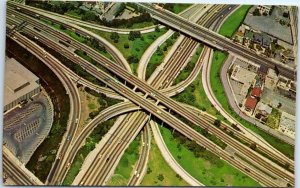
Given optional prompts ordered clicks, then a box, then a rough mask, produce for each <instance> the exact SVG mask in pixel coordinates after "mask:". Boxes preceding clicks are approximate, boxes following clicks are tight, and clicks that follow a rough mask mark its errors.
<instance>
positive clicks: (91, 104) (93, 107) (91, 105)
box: [88, 103, 96, 110]
mask: <svg viewBox="0 0 300 188" xmlns="http://www.w3.org/2000/svg"><path fill="white" fill-rule="evenodd" d="M88 107H89V109H90V110H94V109H95V108H96V104H94V103H89V104H88Z"/></svg>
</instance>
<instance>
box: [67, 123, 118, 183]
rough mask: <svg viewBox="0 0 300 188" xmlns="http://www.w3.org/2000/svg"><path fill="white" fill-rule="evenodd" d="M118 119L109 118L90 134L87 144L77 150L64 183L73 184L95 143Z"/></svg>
mask: <svg viewBox="0 0 300 188" xmlns="http://www.w3.org/2000/svg"><path fill="white" fill-rule="evenodd" d="M115 120H116V119H110V120H107V121H105V122H103V123H101V124H99V125H98V126H97V127H96V128H95V129H94V130H93V132H92V133H91V134H90V136H89V137H88V138H87V139H86V143H85V145H84V146H83V147H82V148H80V149H79V151H78V152H77V154H76V156H75V158H74V161H73V163H72V164H71V166H70V169H69V170H68V173H67V175H66V178H65V179H64V181H63V185H71V184H72V182H73V181H74V179H75V177H76V175H77V174H78V173H79V171H80V168H81V166H82V164H83V162H84V159H85V158H86V156H87V155H88V154H89V153H90V152H91V151H92V150H93V149H94V148H95V145H96V144H97V143H98V142H99V141H100V140H101V139H102V137H103V136H104V135H105V134H106V133H107V132H108V130H109V129H110V127H112V125H113V124H114V122H115Z"/></svg>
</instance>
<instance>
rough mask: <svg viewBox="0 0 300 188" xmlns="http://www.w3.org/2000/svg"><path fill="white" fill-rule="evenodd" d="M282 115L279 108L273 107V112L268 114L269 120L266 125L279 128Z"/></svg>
mask: <svg viewBox="0 0 300 188" xmlns="http://www.w3.org/2000/svg"><path fill="white" fill-rule="evenodd" d="M280 117H281V112H279V110H277V109H275V108H273V109H272V113H271V114H270V115H269V116H268V120H267V122H266V125H268V126H269V127H271V128H273V129H277V128H278V127H279V121H280Z"/></svg>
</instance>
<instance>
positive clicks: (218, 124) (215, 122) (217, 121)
mask: <svg viewBox="0 0 300 188" xmlns="http://www.w3.org/2000/svg"><path fill="white" fill-rule="evenodd" d="M214 125H215V126H217V127H220V126H221V121H220V120H219V119H216V120H215V121H214Z"/></svg>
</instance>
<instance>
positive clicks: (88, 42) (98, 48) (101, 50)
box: [41, 19, 113, 60]
mask: <svg viewBox="0 0 300 188" xmlns="http://www.w3.org/2000/svg"><path fill="white" fill-rule="evenodd" d="M41 21H43V22H44V23H46V24H48V25H50V26H52V27H54V28H55V29H57V30H59V31H62V32H64V33H66V34H68V35H69V36H70V37H72V38H73V39H74V40H76V41H78V42H81V43H83V44H86V45H88V46H89V47H91V48H93V49H94V50H96V51H97V52H99V53H100V54H101V55H103V56H105V57H107V58H108V59H110V60H113V58H112V56H111V55H110V54H109V53H108V52H107V51H106V49H105V47H104V46H102V45H100V44H99V43H98V42H96V41H93V40H90V39H87V38H86V37H83V36H81V35H80V34H77V33H75V32H74V31H70V30H68V29H66V28H64V27H63V26H61V25H59V24H55V23H52V22H51V21H48V20H44V19H41Z"/></svg>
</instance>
